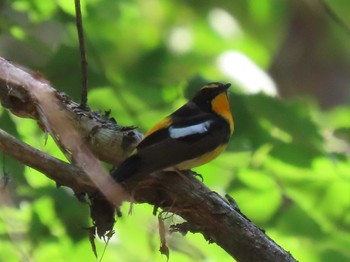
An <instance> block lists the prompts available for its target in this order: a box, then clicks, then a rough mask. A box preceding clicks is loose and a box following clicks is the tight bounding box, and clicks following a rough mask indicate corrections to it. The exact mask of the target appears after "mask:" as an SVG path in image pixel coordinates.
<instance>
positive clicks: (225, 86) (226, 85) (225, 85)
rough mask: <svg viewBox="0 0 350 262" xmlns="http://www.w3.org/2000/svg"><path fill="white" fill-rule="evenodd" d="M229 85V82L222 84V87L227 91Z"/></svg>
mask: <svg viewBox="0 0 350 262" xmlns="http://www.w3.org/2000/svg"><path fill="white" fill-rule="evenodd" d="M230 86H231V84H230V83H227V84H224V86H223V87H224V89H225V90H226V91H227V90H228V89H229V87H230Z"/></svg>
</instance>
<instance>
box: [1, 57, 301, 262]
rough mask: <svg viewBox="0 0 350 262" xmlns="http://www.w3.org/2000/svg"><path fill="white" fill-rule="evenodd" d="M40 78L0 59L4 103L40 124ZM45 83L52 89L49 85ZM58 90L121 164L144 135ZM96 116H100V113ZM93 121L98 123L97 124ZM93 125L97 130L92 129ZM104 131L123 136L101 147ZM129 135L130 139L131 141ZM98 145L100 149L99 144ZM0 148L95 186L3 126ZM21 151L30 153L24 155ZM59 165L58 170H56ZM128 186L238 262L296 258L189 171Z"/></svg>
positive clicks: (59, 177)
mask: <svg viewBox="0 0 350 262" xmlns="http://www.w3.org/2000/svg"><path fill="white" fill-rule="evenodd" d="M29 83H30V84H29ZM42 83H43V82H42V80H38V79H35V78H34V77H33V75H30V74H28V73H23V70H21V69H19V68H18V67H15V66H14V65H12V64H10V63H9V62H7V61H6V60H4V59H1V58H0V100H1V103H2V104H3V106H5V107H7V108H9V109H10V110H11V111H12V112H13V113H15V114H16V115H19V116H21V117H31V118H34V119H36V120H37V121H38V122H39V124H40V125H43V123H42V121H43V119H42V117H40V116H41V114H42V113H41V112H39V111H38V107H37V104H36V103H37V101H36V100H35V99H33V97H35V96H33V94H32V92H33V90H32V88H33V89H35V86H40V87H42ZM46 87H47V88H52V87H50V86H48V85H47V86H46ZM55 92H56V97H57V98H58V100H59V101H61V110H66V111H67V112H68V113H67V115H69V116H70V118H71V119H72V121H73V122H74V124H73V125H72V126H71V127H72V128H74V130H78V133H79V134H80V136H81V137H82V138H83V140H84V141H85V142H86V144H87V145H88V147H89V148H90V149H91V151H92V152H94V154H95V155H96V156H97V157H98V158H99V159H104V161H107V162H110V163H112V162H113V163H118V162H120V161H121V159H122V158H123V157H125V156H126V155H127V154H128V152H130V151H131V150H132V149H133V148H134V146H135V145H136V144H137V142H138V141H139V139H140V138H141V134H140V133H138V132H137V131H136V130H132V129H130V128H123V127H119V129H113V128H111V126H110V125H109V124H110V122H109V121H108V123H109V124H101V123H100V122H99V121H97V120H96V119H94V118H93V119H91V118H89V117H86V115H89V116H91V114H92V113H91V112H85V111H84V112H83V113H82V112H81V111H76V107H74V106H72V103H73V102H72V101H70V100H69V99H68V98H65V99H63V97H62V96H61V95H60V94H59V93H58V92H57V91H55ZM46 113H47V111H46ZM54 113H55V112H53V114H54ZM80 113H82V116H81V115H79V114H80ZM48 117H49V116H48ZM97 119H100V118H99V117H97ZM91 122H93V123H95V124H96V126H97V128H96V127H95V125H94V124H91ZM44 127H45V125H44ZM81 127H84V128H81ZM89 128H90V129H89ZM94 129H97V130H95V131H94ZM44 130H45V129H44ZM106 130H107V132H106V133H107V136H108V134H109V136H108V137H109V138H110V139H111V138H112V139H113V136H116V137H119V138H120V139H119V140H118V141H119V142H118V143H115V144H114V145H113V146H112V147H111V146H110V144H108V143H104V144H103V146H101V144H99V143H96V142H91V141H92V140H93V141H96V140H95V139H100V138H95V137H94V136H95V135H96V134H97V135H100V136H101V134H103V135H102V137H103V136H105V131H106ZM71 131H73V130H71ZM95 133H96V134H95ZM111 133H112V135H111ZM130 133H131V134H132V135H131V136H130V137H129V136H128V135H126V134H130ZM125 137H126V138H125ZM92 138H93V139H92ZM127 138H129V140H127ZM130 138H132V139H131V140H130ZM124 139H126V140H124ZM98 141H100V140H98ZM125 141H127V142H125ZM58 143H60V141H58ZM62 146H64V144H63V145H62ZM96 147H100V148H99V149H98V148H97V149H96ZM104 147H106V149H108V148H110V147H111V148H110V152H111V154H112V156H111V157H109V158H106V157H105V156H104V154H102V153H99V152H101V151H103V149H104ZM0 150H1V151H4V152H6V154H9V155H11V156H13V157H14V158H16V159H18V160H19V161H21V162H22V163H24V164H26V165H29V166H31V167H33V168H35V169H37V170H40V171H42V172H43V173H45V174H46V175H47V176H48V177H49V178H51V179H53V180H55V181H56V182H57V183H58V184H60V185H64V186H68V187H71V188H73V189H74V190H75V191H76V192H86V191H90V190H93V189H96V188H97V187H96V185H95V184H94V183H92V182H91V180H90V178H87V177H86V176H84V175H83V173H84V172H82V171H81V170H80V169H79V168H77V167H76V166H75V165H70V164H67V163H64V162H60V161H58V160H56V159H54V158H52V157H50V156H47V155H46V154H44V153H42V152H40V151H38V150H35V149H33V148H30V147H28V146H27V145H25V144H23V143H21V142H19V141H16V140H15V139H14V138H13V137H10V136H9V135H8V134H6V133H4V132H3V131H1V132H0ZM23 155H27V156H26V157H23ZM116 155H118V157H116ZM108 159H109V160H112V161H109V160H108ZM78 164H79V163H78ZM47 166H55V168H47ZM57 170H59V171H60V172H57ZM125 190H126V191H127V192H129V194H130V195H131V196H133V199H134V201H136V202H139V203H150V204H152V205H154V206H155V207H161V208H162V209H163V210H165V211H167V212H173V213H175V214H177V215H179V216H181V217H183V218H184V219H185V220H186V221H187V222H185V223H183V224H180V225H174V226H173V227H172V230H173V231H180V232H182V233H186V232H193V233H197V232H199V233H201V234H202V235H203V236H204V237H205V238H206V239H207V240H208V241H209V242H215V243H216V244H218V245H219V246H221V247H222V248H223V249H224V250H225V251H226V252H228V253H229V254H230V255H231V256H232V257H234V258H236V259H237V260H238V261H243V262H245V261H246V262H248V261H272V262H274V261H276V262H277V261H278V262H287V261H288V262H291V261H296V260H295V259H294V258H293V257H292V256H291V255H290V254H289V253H288V252H286V251H285V250H283V249H282V248H281V247H280V246H279V245H278V244H276V243H275V242H274V241H273V240H271V239H270V238H269V237H268V236H267V235H266V234H265V233H264V232H263V231H262V230H260V229H259V228H258V227H257V226H255V225H254V224H253V223H252V222H251V221H250V220H249V219H247V218H246V217H245V216H244V215H242V214H241V213H240V211H239V210H238V209H237V208H235V207H234V206H232V205H230V204H229V203H228V202H227V201H225V199H223V198H222V197H221V196H219V195H218V194H216V193H214V192H212V191H211V190H210V189H209V188H207V187H206V186H205V185H204V184H203V183H202V182H200V181H199V180H197V179H196V178H195V177H194V176H193V175H192V174H191V172H189V174H187V175H185V174H178V173H172V172H159V173H155V174H152V175H150V176H147V177H143V178H141V179H139V180H132V179H130V181H128V184H126V186H125ZM102 193H103V192H102Z"/></svg>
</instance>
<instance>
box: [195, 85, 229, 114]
mask: <svg viewBox="0 0 350 262" xmlns="http://www.w3.org/2000/svg"><path fill="white" fill-rule="evenodd" d="M230 86H231V84H222V83H209V84H206V85H205V86H203V87H202V88H201V89H200V90H199V91H198V92H197V93H196V94H195V95H194V97H193V98H192V101H193V102H194V103H195V104H196V105H197V106H198V107H200V108H201V109H202V110H204V111H207V112H210V111H212V110H213V108H214V107H217V106H220V105H218V104H223V103H224V104H225V105H226V104H228V102H227V90H228V88H229V87H230ZM222 106H224V105H222Z"/></svg>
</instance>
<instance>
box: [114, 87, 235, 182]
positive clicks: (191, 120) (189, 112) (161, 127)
mask: <svg viewBox="0 0 350 262" xmlns="http://www.w3.org/2000/svg"><path fill="white" fill-rule="evenodd" d="M229 87H230V84H221V83H210V84H207V85H205V86H203V87H202V88H201V89H200V90H199V91H198V92H197V93H196V94H195V95H194V97H193V98H192V99H191V100H190V101H189V102H187V103H186V104H185V105H183V106H182V107H180V108H179V109H177V110H176V111H175V112H174V113H172V114H171V115H169V116H168V117H166V118H164V119H163V120H161V121H159V122H158V123H157V124H156V125H155V126H153V128H151V129H150V130H149V131H148V132H147V133H146V135H145V137H144V138H143V139H142V140H141V142H140V143H139V144H138V145H137V147H136V149H135V150H134V152H133V153H132V154H131V155H130V156H129V157H128V158H127V159H126V160H125V161H124V162H122V163H121V165H120V166H119V167H118V168H117V169H115V170H114V171H112V172H111V176H112V177H113V178H114V180H116V181H117V182H123V181H125V180H126V179H128V178H129V177H131V176H134V175H147V174H150V173H153V172H156V171H160V170H166V171H167V170H169V171H170V170H187V169H191V168H193V167H197V166H201V165H203V164H205V163H207V162H209V161H211V160H213V159H214V158H216V157H217V156H218V155H219V154H220V153H221V152H222V151H223V150H224V149H225V147H226V145H227V144H228V142H229V139H230V137H231V135H232V133H233V129H234V122H233V117H232V114H231V110H230V105H229V101H228V98H227V90H228V88H229Z"/></svg>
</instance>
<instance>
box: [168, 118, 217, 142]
mask: <svg viewBox="0 0 350 262" xmlns="http://www.w3.org/2000/svg"><path fill="white" fill-rule="evenodd" d="M211 123H212V121H211V120H207V121H205V122H203V123H200V124H197V125H193V126H186V127H172V126H171V127H169V135H170V137H171V138H173V139H176V138H180V137H185V136H190V135H195V134H203V133H205V132H207V131H208V128H209V126H210V124H211Z"/></svg>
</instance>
